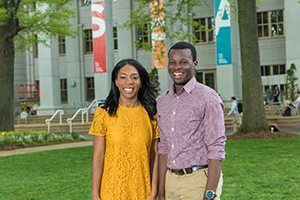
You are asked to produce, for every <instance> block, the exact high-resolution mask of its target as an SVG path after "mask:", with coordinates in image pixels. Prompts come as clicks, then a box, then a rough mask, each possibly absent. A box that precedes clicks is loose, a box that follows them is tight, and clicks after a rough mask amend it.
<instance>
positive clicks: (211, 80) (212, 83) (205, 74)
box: [196, 70, 217, 90]
mask: <svg viewBox="0 0 300 200" xmlns="http://www.w3.org/2000/svg"><path fill="white" fill-rule="evenodd" d="M196 80H197V81H198V82H199V83H202V84H204V85H207V86H209V87H211V88H212V89H214V90H216V86H217V84H216V71H215V70H207V71H196Z"/></svg>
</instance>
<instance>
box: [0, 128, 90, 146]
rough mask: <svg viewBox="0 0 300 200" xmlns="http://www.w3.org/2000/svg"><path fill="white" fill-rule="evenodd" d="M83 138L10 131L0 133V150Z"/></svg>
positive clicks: (70, 134) (43, 132)
mask: <svg viewBox="0 0 300 200" xmlns="http://www.w3.org/2000/svg"><path fill="white" fill-rule="evenodd" d="M83 140H85V138H84V136H82V135H79V134H77V133H74V132H73V133H69V134H66V133H58V134H56V133H48V132H47V131H29V130H24V131H11V132H0V150H7V149H15V148H22V147H30V146H41V145H48V144H53V143H66V142H74V141H83Z"/></svg>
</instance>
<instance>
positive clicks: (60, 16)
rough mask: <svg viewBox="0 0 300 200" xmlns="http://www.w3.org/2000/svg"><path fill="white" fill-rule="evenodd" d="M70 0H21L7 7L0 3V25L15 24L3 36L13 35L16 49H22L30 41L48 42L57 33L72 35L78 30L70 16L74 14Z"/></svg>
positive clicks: (30, 43) (24, 48) (35, 42)
mask: <svg viewBox="0 0 300 200" xmlns="http://www.w3.org/2000/svg"><path fill="white" fill-rule="evenodd" d="M71 3H72V0H51V1H48V0H21V1H16V3H11V4H9V5H8V6H6V7H5V6H4V4H0V28H4V27H8V26H10V25H11V24H12V25H13V26H14V27H13V29H14V31H13V32H10V33H7V34H6V35H5V37H7V38H13V39H14V43H15V44H16V50H21V51H24V50H26V49H27V50H28V49H29V48H30V47H31V45H32V44H37V43H43V44H45V45H49V44H47V40H48V39H49V38H53V37H57V35H60V36H62V37H64V36H71V37H75V36H77V35H78V34H80V33H81V30H72V24H71V23H70V21H69V20H70V19H71V18H73V17H75V16H76V10H72V9H70V4H71ZM1 26H3V27H1ZM37 36H38V37H37Z"/></svg>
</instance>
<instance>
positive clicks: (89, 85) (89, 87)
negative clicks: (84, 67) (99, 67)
mask: <svg viewBox="0 0 300 200" xmlns="http://www.w3.org/2000/svg"><path fill="white" fill-rule="evenodd" d="M94 99H95V89H94V77H88V78H86V100H87V101H93V100H94Z"/></svg>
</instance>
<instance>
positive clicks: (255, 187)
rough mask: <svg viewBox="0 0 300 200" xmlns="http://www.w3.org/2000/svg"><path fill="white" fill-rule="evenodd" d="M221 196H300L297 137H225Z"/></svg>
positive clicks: (270, 198) (299, 143)
mask: <svg viewBox="0 0 300 200" xmlns="http://www.w3.org/2000/svg"><path fill="white" fill-rule="evenodd" d="M226 152H227V154H226V160H225V161H224V163H223V174H224V185H223V192H222V199H225V200H232V199H241V200H244V199H256V200H257V199H264V200H265V199H268V200H273V199H274V200H279V199H293V200H296V199H300V158H299V152H300V137H297V138H286V139H272V140H228V141H227V147H226Z"/></svg>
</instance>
